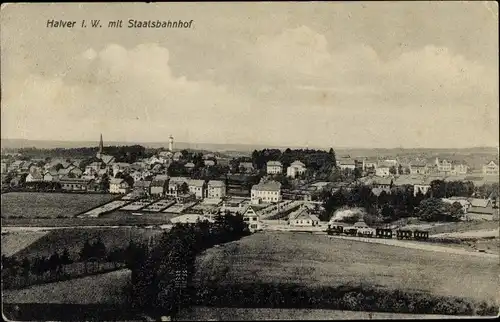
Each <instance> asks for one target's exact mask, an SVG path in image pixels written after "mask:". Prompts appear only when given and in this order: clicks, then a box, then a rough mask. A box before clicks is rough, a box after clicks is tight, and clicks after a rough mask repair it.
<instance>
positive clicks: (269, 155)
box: [251, 149, 336, 172]
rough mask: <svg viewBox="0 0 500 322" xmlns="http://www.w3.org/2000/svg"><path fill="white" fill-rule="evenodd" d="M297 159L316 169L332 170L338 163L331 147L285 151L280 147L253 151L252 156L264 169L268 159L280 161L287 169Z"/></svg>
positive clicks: (256, 163)
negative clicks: (327, 148) (326, 148)
mask: <svg viewBox="0 0 500 322" xmlns="http://www.w3.org/2000/svg"><path fill="white" fill-rule="evenodd" d="M296 160H299V161H301V162H303V163H304V164H305V165H306V167H308V168H311V169H313V170H314V171H319V170H322V169H323V170H325V171H330V172H331V170H332V169H333V168H334V167H335V163H336V158H335V151H334V150H333V149H330V151H329V152H327V151H323V150H312V149H299V150H291V149H286V150H285V151H283V152H282V151H281V150H279V149H264V150H255V151H253V152H252V158H251V161H252V163H253V164H254V166H255V167H256V168H257V169H264V168H265V167H266V163H267V162H268V161H280V162H281V163H282V164H283V168H284V169H286V168H287V167H288V166H290V164H291V163H292V162H294V161H296Z"/></svg>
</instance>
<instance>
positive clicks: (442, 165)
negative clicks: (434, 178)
mask: <svg viewBox="0 0 500 322" xmlns="http://www.w3.org/2000/svg"><path fill="white" fill-rule="evenodd" d="M436 167H437V171H438V172H451V170H452V163H451V162H450V161H448V160H441V161H439V158H437V157H436Z"/></svg>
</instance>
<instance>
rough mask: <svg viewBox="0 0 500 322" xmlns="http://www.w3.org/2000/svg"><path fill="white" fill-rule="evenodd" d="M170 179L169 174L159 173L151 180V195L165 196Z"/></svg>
mask: <svg viewBox="0 0 500 322" xmlns="http://www.w3.org/2000/svg"><path fill="white" fill-rule="evenodd" d="M168 180H169V177H168V176H167V175H157V176H156V177H154V178H153V181H152V182H151V195H155V196H163V195H164V194H165V192H166V191H167V189H168Z"/></svg>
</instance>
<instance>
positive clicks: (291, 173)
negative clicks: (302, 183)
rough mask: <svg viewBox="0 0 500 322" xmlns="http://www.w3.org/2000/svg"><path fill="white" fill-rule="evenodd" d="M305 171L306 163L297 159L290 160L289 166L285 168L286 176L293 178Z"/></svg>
mask: <svg viewBox="0 0 500 322" xmlns="http://www.w3.org/2000/svg"><path fill="white" fill-rule="evenodd" d="M305 172H306V165H305V164H304V163H302V162H300V161H299V160H297V161H294V162H292V164H290V166H289V167H288V168H287V169H286V175H287V177H291V178H295V177H296V176H297V175H301V174H303V173H305Z"/></svg>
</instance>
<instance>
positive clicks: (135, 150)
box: [18, 145, 152, 163]
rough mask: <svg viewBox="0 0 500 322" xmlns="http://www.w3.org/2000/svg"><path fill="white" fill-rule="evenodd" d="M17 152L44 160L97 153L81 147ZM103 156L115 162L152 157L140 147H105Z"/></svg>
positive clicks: (31, 149) (93, 148) (27, 149)
mask: <svg viewBox="0 0 500 322" xmlns="http://www.w3.org/2000/svg"><path fill="white" fill-rule="evenodd" d="M18 152H19V153H20V154H21V155H22V156H23V157H24V158H33V159H46V158H62V159H66V158H77V159H87V158H92V157H94V156H95V155H96V153H97V152H98V148H97V147H82V148H68V149H65V148H55V149H38V148H34V147H32V148H22V149H19V150H18ZM103 152H104V154H109V155H112V156H114V157H115V159H116V161H117V162H127V163H133V162H136V161H137V160H138V159H139V158H144V157H148V156H150V155H152V152H150V151H146V148H145V147H143V146H141V145H130V146H107V147H105V148H104V151H103Z"/></svg>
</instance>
